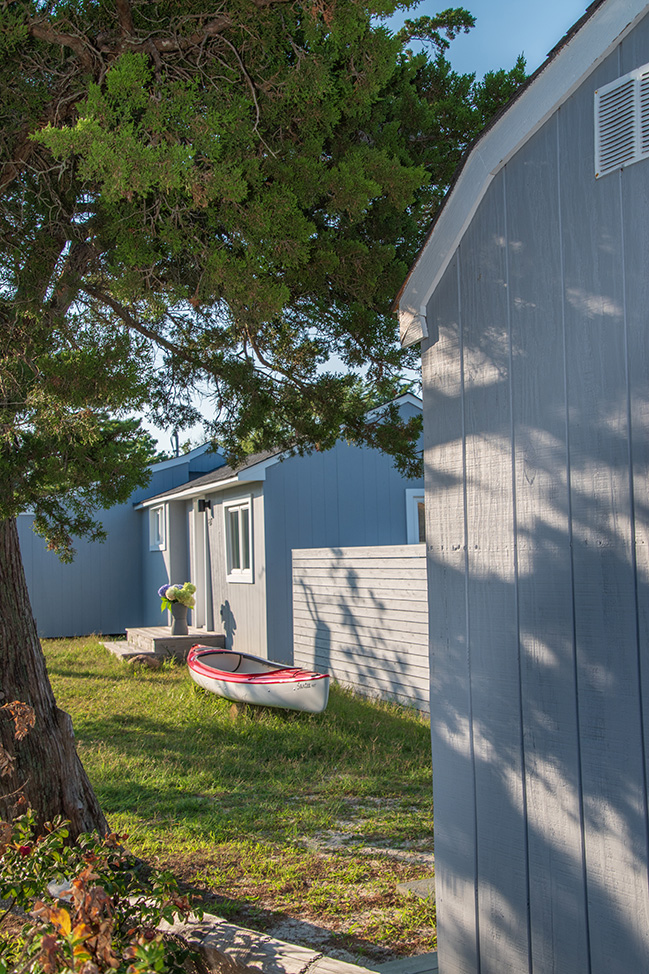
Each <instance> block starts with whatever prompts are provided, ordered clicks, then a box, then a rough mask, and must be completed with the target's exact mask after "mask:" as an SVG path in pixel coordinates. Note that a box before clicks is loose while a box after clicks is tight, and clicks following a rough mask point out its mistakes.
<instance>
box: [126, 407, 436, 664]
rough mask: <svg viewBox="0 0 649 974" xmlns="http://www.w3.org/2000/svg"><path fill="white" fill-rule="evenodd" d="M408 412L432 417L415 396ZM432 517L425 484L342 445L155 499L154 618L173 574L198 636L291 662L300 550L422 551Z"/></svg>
mask: <svg viewBox="0 0 649 974" xmlns="http://www.w3.org/2000/svg"><path fill="white" fill-rule="evenodd" d="M397 402H398V404H399V407H400V410H401V412H402V414H403V415H404V416H405V417H406V418H409V417H410V416H412V415H417V414H419V413H421V408H422V404H421V400H420V399H418V398H417V397H415V396H413V395H410V394H406V395H404V396H401V397H400V399H399V400H397ZM423 505H424V496H423V479H422V480H407V479H405V478H404V477H403V476H402V475H401V474H400V473H399V472H398V471H397V470H396V469H395V468H394V466H393V463H392V460H391V459H390V457H388V456H386V455H384V454H382V453H380V452H379V451H377V450H372V449H369V448H367V447H356V446H351V445H349V444H347V443H345V442H343V441H339V442H338V443H337V444H336V446H335V447H334V448H333V449H331V450H328V451H326V452H323V453H318V452H313V453H311V454H309V455H307V456H299V455H295V456H288V457H286V456H285V455H284V454H281V453H272V452H269V453H265V454H260V455H257V456H253V457H250V458H249V460H248V461H247V462H246V463H245V464H244V465H243V466H241V467H239V468H237V469H236V470H233V469H232V468H231V467H228V466H223V467H220V468H218V469H215V470H214V471H213V472H211V473H208V474H206V475H205V476H203V477H199V478H198V479H196V480H195V481H193V482H191V483H189V484H186V485H181V486H179V487H176V488H174V489H172V490H167V491H163V492H160V493H158V494H151V495H150V496H149V497H148V498H147V499H146V500H144V501H142V502H141V504H139V505H138V509H139V511H140V516H141V517H142V518H143V520H144V522H145V523H146V525H148V530H149V539H148V544H146V545H145V546H144V554H143V558H144V562H143V569H142V579H143V583H144V586H145V590H146V593H147V598H148V599H149V603H148V605H147V612H146V618H147V620H151V619H155V615H156V612H157V614H158V617H159V613H160V609H159V601H158V600H157V599H156V597H155V592H156V589H157V587H158V586H159V585H160V584H161V582H160V578H161V574H162V573H163V571H164V570H166V571H167V573H168V574H167V577H168V578H169V579H170V580H171V581H180V580H184V579H185V578H188V579H190V580H191V581H192V582H194V584H195V585H196V586H197V605H196V610H195V612H194V618H193V624H194V625H195V626H198V627H199V628H201V627H203V628H205V629H206V630H215V631H217V632H220V631H225V633H226V637H227V645H228V646H235V647H236V648H237V649H240V650H242V651H244V652H251V653H254V654H256V655H260V656H268V658H269V659H274V660H278V661H281V662H292V658H293V616H292V574H291V551H292V549H295V548H325V547H326V548H331V547H349V546H354V545H403V544H407V543H409V542H412V543H418V542H419V541H420V540H423V533H422V532H423ZM162 580H164V575H163V578H162ZM156 582H157V584H156ZM147 624H149V625H150V624H152V623H151V622H147Z"/></svg>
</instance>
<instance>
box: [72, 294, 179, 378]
mask: <svg viewBox="0 0 649 974" xmlns="http://www.w3.org/2000/svg"><path fill="white" fill-rule="evenodd" d="M83 290H84V291H85V292H86V294H88V295H89V296H90V297H91V298H94V299H95V300H96V301H101V302H102V303H103V304H106V305H108V307H109V308H110V309H111V310H112V311H114V312H115V314H116V315H117V317H118V318H121V319H122V321H123V322H124V324H125V325H126V327H127V328H132V329H133V331H137V332H138V333H139V334H140V335H143V336H144V337H145V338H148V339H149V341H152V342H155V344H156V345H159V346H160V348H164V349H166V350H167V351H168V352H172V353H173V354H174V355H176V356H177V357H179V358H182V359H184V360H185V361H186V362H191V363H193V362H194V361H195V359H194V356H193V355H191V354H190V353H189V352H187V351H185V349H183V348H181V347H180V346H178V345H174V344H173V342H170V341H168V340H167V339H166V338H163V336H162V335H159V334H158V333H157V332H155V331H152V330H151V329H150V328H147V327H146V325H143V324H142V322H140V321H138V319H137V318H136V317H135V315H133V314H132V313H131V312H130V311H129V309H128V308H125V307H124V305H123V304H121V303H120V302H119V301H116V300H115V298H113V297H111V295H110V294H106V293H105V292H104V291H101V290H100V289H99V288H96V287H90V286H89V285H87V284H84V286H83Z"/></svg>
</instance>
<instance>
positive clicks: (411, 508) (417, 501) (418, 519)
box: [406, 487, 426, 544]
mask: <svg viewBox="0 0 649 974" xmlns="http://www.w3.org/2000/svg"><path fill="white" fill-rule="evenodd" d="M406 532H407V538H408V544H420V543H422V542H424V541H425V540H426V517H425V499H424V490H423V487H422V488H419V489H418V490H411V489H408V490H406Z"/></svg>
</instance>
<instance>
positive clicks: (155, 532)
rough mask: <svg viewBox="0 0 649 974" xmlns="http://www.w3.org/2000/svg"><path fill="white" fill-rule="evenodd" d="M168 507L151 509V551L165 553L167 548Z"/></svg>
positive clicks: (162, 506)
mask: <svg viewBox="0 0 649 974" xmlns="http://www.w3.org/2000/svg"><path fill="white" fill-rule="evenodd" d="M166 511H167V509H166V506H165V505H164V504H162V505H161V506H160V507H150V508H149V551H164V550H165V548H166V547H167V517H166Z"/></svg>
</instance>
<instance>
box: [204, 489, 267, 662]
mask: <svg viewBox="0 0 649 974" xmlns="http://www.w3.org/2000/svg"><path fill="white" fill-rule="evenodd" d="M250 496H252V541H251V543H252V567H253V578H254V581H253V582H252V583H249V582H229V581H228V579H227V565H226V539H225V523H224V513H223V505H224V503H225V502H226V501H232V500H243V499H244V498H247V497H250ZM210 499H211V502H212V507H211V516H210V517H208V522H207V533H208V544H209V565H210V572H211V576H212V592H211V598H212V612H213V616H214V629H215V631H216V632H223V633H224V634H225V644H226V647H227V648H228V649H236V650H240V651H241V652H242V653H252V654H253V655H254V656H264V657H265V656H266V647H267V634H266V556H265V548H264V538H265V531H264V497H263V491H262V486H261V485H260V484H248V485H241V486H239V487H237V488H233V489H232V490H227V491H220V492H219V493H218V494H212V495H211V498H210Z"/></svg>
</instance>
